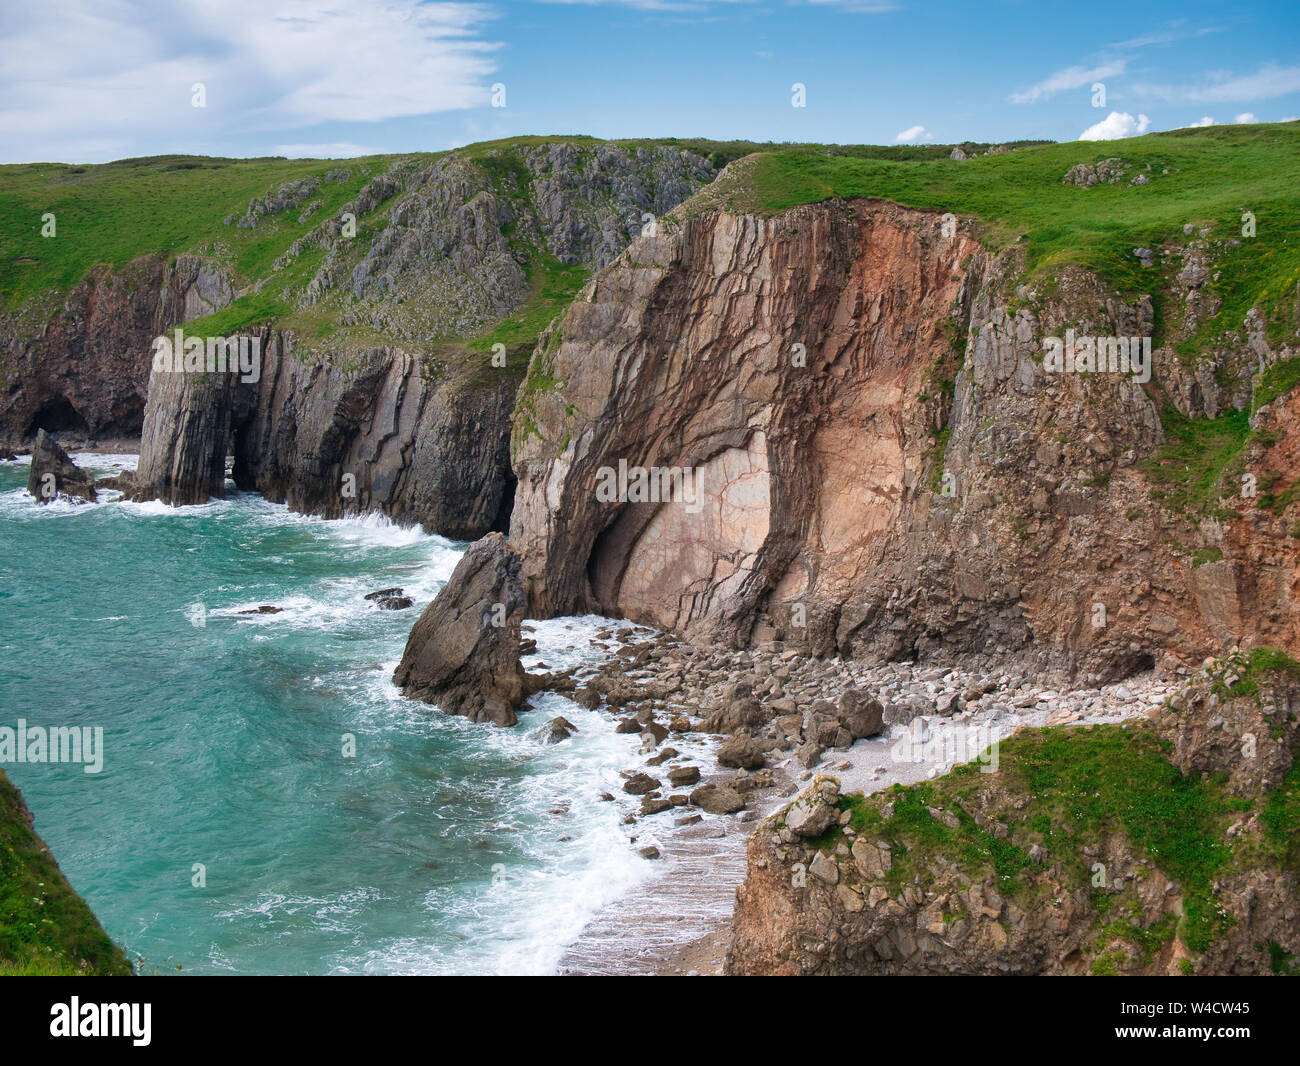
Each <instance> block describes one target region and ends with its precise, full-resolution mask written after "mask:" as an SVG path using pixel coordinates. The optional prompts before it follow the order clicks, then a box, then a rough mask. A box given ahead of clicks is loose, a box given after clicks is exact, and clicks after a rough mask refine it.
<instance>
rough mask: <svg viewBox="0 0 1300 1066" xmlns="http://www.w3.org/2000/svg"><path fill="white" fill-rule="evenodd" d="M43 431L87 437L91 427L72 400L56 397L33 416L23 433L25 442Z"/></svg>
mask: <svg viewBox="0 0 1300 1066" xmlns="http://www.w3.org/2000/svg"><path fill="white" fill-rule="evenodd" d="M41 430H45V432H46V433H50V434H70V435H72V436H77V437H85V436H86V435H87V434H88V433H89V432H90V426H89V425H88V424H87V422H86V420H85V419H84V418H82V417H81V413H80V412H79V411H78V410H77V409H76V408H75V407H74V406H73V405H72V401H71V400H69V399H68V398H67V397H66V396H56V397H54V398H53V399H51V400H48V401H47V402H46V403H44V404H43V405H41V407H40V408H39V409H38V410H37V411H36V413H35V414H34V415H33V416H32V420H31V421H30V422H29V423H28V424H27V428H26V430H24V431H23V440H34V439H35V438H36V435H37V434H38V433H39V432H40V431H41Z"/></svg>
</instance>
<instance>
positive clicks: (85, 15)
mask: <svg viewBox="0 0 1300 1066" xmlns="http://www.w3.org/2000/svg"><path fill="white" fill-rule="evenodd" d="M493 17H494V15H493V13H492V12H491V11H490V10H489V9H488V8H487V7H485V6H482V5H480V4H477V3H464V2H441V3H420V2H419V0H352V2H351V3H349V4H348V5H347V6H346V8H344V9H331V8H323V7H321V6H320V5H319V4H318V3H314V2H311V0H285V2H282V3H276V4H268V3H266V2H265V0H191V2H190V3H188V4H186V5H183V6H182V5H175V4H172V3H167V2H165V0H106V2H105V3H99V4H95V5H93V6H91V5H82V4H79V3H77V2H76V0H47V2H45V3H42V4H33V5H29V6H27V7H26V8H25V9H23V10H21V11H18V12H16V13H13V14H9V13H7V14H6V21H7V23H8V25H7V26H6V33H5V40H4V45H3V47H4V52H5V55H4V62H3V63H0V100H2V101H4V103H3V105H0V144H3V145H4V148H3V149H0V152H3V154H4V155H5V156H6V157H8V158H11V159H34V158H42V157H44V158H58V157H63V158H68V159H75V160H77V161H82V162H89V161H90V159H88V158H87V153H89V152H94V149H91V148H90V147H89V145H90V143H91V142H92V141H94V142H96V143H98V144H99V145H101V146H108V150H109V151H113V150H114V147H115V146H124V147H128V148H129V149H134V147H135V146H137V145H141V144H145V145H150V146H153V145H159V144H167V145H174V146H175V147H174V148H171V149H164V150H186V151H193V150H195V149H196V147H198V146H201V145H203V144H205V143H208V142H209V141H211V140H212V139H214V138H219V137H222V136H228V135H232V134H234V135H238V134H241V133H246V132H248V131H257V130H266V131H272V130H273V131H276V132H281V133H283V132H285V131H288V130H296V129H305V128H308V127H311V126H315V125H319V124H322V123H326V122H376V121H382V120H384V119H390V118H399V117H409V116H415V115H427V114H430V113H433V112H437V111H448V110H455V109H460V108H469V107H473V106H475V105H482V104H486V103H487V101H488V89H487V84H486V83H487V80H488V78H489V76H490V75H491V74H492V73H493V72H494V70H495V63H494V62H493V59H492V53H493V51H494V49H495V48H496V47H497V46H496V45H495V44H493V43H490V42H487V41H484V40H482V39H480V37H481V33H482V31H483V28H484V26H485V25H486V24H487V23H488V22H489V21H490V20H491V19H492V18H493ZM196 82H202V83H203V85H204V87H205V89H206V94H207V106H206V107H204V108H196V107H193V106H191V94H192V89H191V86H192V85H193V84H194V83H196ZM70 146H75V147H70ZM95 154H98V152H95Z"/></svg>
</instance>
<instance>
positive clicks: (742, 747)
mask: <svg viewBox="0 0 1300 1066" xmlns="http://www.w3.org/2000/svg"><path fill="white" fill-rule="evenodd" d="M766 761H767V760H766V758H765V757H764V755H763V748H762V746H761V745H760V744H759V743H758V741H756V740H755V739H754V738H753V737H749V736H745V735H744V734H743V733H741V734H737V735H736V736H733V737H728V738H727V739H726V740H724V741H723V742H722V744H721V746H720V747H719V748H718V762H719V763H720V764H721V765H723V766H731V767H736V768H738V769H741V770H757V769H759V768H760V767H762V766H763V765H764V763H765V762H766Z"/></svg>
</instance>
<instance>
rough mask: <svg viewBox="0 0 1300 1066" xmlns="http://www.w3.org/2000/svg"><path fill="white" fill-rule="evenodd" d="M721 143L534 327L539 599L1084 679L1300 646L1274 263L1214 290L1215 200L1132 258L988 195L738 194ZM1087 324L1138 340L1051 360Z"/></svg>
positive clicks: (763, 635)
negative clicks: (1108, 353)
mask: <svg viewBox="0 0 1300 1066" xmlns="http://www.w3.org/2000/svg"><path fill="white" fill-rule="evenodd" d="M1034 151H1046V150H1034ZM746 162H747V163H748V162H749V161H746ZM953 165H956V164H953ZM963 165H965V164H963ZM1025 166H1028V164H1025ZM736 168H740V169H739V171H738V174H735V175H733V174H732V171H731V170H729V171H728V174H727V175H724V177H723V179H720V181H719V183H718V184H717V185H715V186H714V187H711V188H710V189H708V190H705V191H704V192H703V193H701V194H700V195H699V196H698V197H696V198H695V199H694V200H692V201H690V202H688V203H687V204H686V205H684V206H683V208H681V209H679V210H678V211H675V212H673V213H672V214H671V215H670V216H669V217H668V218H667V219H664V220H661V222H660V224H659V225H658V227H657V229H656V232H654V233H649V234H645V235H643V236H641V237H640V238H638V239H637V240H636V241H635V242H634V243H633V244H632V246H631V247H630V248H629V249H628V251H627V252H626V253H624V255H623V256H622V257H620V258H619V259H618V260H617V261H615V262H614V263H613V264H612V265H611V266H610V267H609V268H607V269H606V270H605V271H604V272H602V273H601V274H600V275H598V276H597V277H596V278H594V279H593V280H592V282H590V283H589V284H588V286H587V287H586V288H585V289H583V291H582V292H581V293H580V294H579V295H578V297H577V298H576V299H575V300H574V302H573V304H572V305H571V306H570V308H569V310H568V311H567V312H566V313H565V315H564V316H563V317H561V318H560V319H559V320H558V321H557V322H556V323H555V324H554V326H553V327H552V329H551V330H550V331H549V333H548V334H547V335H546V336H544V337H543V338H542V339H541V341H539V344H538V347H537V350H536V352H535V353H534V356H533V360H532V364H531V367H530V371H529V376H528V378H527V380H526V381H525V383H524V386H523V388H522V389H521V391H520V395H519V401H518V405H517V409H516V414H515V426H514V435H513V444H512V448H513V457H514V468H515V474H516V476H517V478H518V489H517V498H516V503H515V509H514V514H513V518H512V522H511V539H512V541H513V542H514V543H515V544H516V545H517V547H518V549H519V550H520V551H522V552H523V555H524V575H525V584H526V588H527V591H528V596H529V603H530V610H531V612H533V613H534V614H538V615H548V614H558V613H567V612H572V611H584V610H599V611H603V612H606V613H610V614H615V615H625V616H627V617H630V618H633V619H636V620H639V621H644V622H647V623H651V624H654V625H657V626H662V627H664V628H667V629H671V630H673V631H675V632H678V633H681V634H684V635H687V636H689V637H691V638H692V639H702V640H706V641H707V640H714V641H718V642H721V643H723V644H729V645H732V646H746V645H749V644H751V643H762V642H765V641H770V640H773V639H775V640H779V641H781V642H782V643H783V644H784V646H786V647H788V648H794V649H799V650H802V651H805V652H807V653H811V654H815V655H829V654H839V655H844V656H849V657H858V658H869V659H876V660H888V659H898V658H923V659H927V660H937V661H949V660H952V659H953V658H954V657H956V656H959V655H964V654H968V653H977V654H981V655H984V656H987V657H990V658H992V659H993V660H995V661H1000V662H1007V663H1015V664H1016V665H1017V666H1019V667H1021V668H1027V669H1032V670H1034V671H1035V672H1037V673H1039V674H1042V675H1045V676H1049V677H1050V676H1060V677H1072V678H1078V679H1081V680H1083V681H1085V682H1087V683H1089V684H1095V683H1099V682H1102V681H1106V680H1111V679H1114V678H1116V677H1123V676H1126V675H1127V674H1130V673H1133V672H1135V671H1137V670H1141V669H1145V668H1150V667H1151V666H1153V665H1162V666H1166V667H1167V666H1170V665H1172V664H1175V663H1177V662H1199V661H1200V659H1201V658H1203V657H1204V656H1205V655H1207V654H1212V653H1221V652H1223V651H1225V650H1226V649H1228V648H1230V647H1232V646H1234V645H1236V644H1239V643H1246V644H1249V643H1253V642H1266V643H1270V644H1273V645H1276V646H1279V647H1282V648H1284V649H1287V650H1289V651H1292V652H1296V651H1300V632H1298V631H1297V629H1296V616H1295V612H1294V611H1292V610H1291V609H1290V604H1291V602H1292V598H1293V596H1294V593H1295V588H1296V586H1295V581H1296V578H1295V572H1296V561H1297V544H1296V540H1295V538H1294V537H1293V536H1291V535H1290V533H1291V529H1292V527H1293V524H1294V517H1295V516H1294V514H1292V515H1290V516H1288V513H1287V508H1288V507H1290V506H1291V504H1292V502H1293V498H1294V495H1295V494H1294V492H1293V491H1292V489H1291V485H1292V483H1293V481H1294V480H1295V474H1296V470H1295V466H1294V463H1293V462H1292V460H1293V459H1294V451H1295V448H1296V447H1297V443H1296V442H1297V437H1296V431H1295V428H1294V427H1295V425H1296V420H1295V413H1296V412H1295V404H1296V403H1297V402H1300V401H1298V400H1297V397H1296V394H1295V393H1293V392H1291V391H1290V385H1292V384H1294V382H1295V380H1296V373H1295V371H1296V367H1297V366H1300V360H1297V353H1300V344H1298V343H1297V333H1296V330H1297V324H1296V323H1297V319H1296V311H1297V308H1298V307H1300V302H1298V301H1297V291H1296V289H1295V286H1294V282H1293V280H1292V281H1289V282H1288V281H1285V280H1284V281H1283V284H1285V285H1286V286H1287V288H1286V289H1285V290H1284V295H1283V296H1282V297H1281V298H1280V300H1276V301H1274V302H1272V303H1269V302H1267V301H1265V302H1263V303H1261V305H1260V306H1261V308H1262V309H1263V311H1262V312H1261V311H1256V310H1254V309H1253V307H1252V309H1251V310H1250V311H1249V312H1248V313H1247V314H1246V315H1244V317H1243V318H1241V319H1231V318H1226V316H1224V315H1217V316H1211V315H1209V314H1208V313H1207V312H1209V311H1212V310H1214V309H1215V306H1216V305H1215V303H1214V301H1215V300H1217V301H1218V304H1217V306H1218V307H1222V305H1223V297H1220V296H1213V294H1211V293H1210V292H1209V291H1208V282H1209V279H1210V277H1211V275H1213V277H1214V278H1216V279H1217V278H1219V277H1220V275H1221V274H1223V273H1225V270H1224V267H1225V265H1226V264H1227V263H1228V262H1231V261H1232V256H1233V255H1236V254H1237V249H1238V248H1239V246H1240V245H1241V244H1242V242H1241V241H1240V240H1230V239H1228V238H1227V237H1226V236H1224V235H1223V231H1222V228H1220V229H1219V230H1217V231H1215V230H1214V229H1213V227H1211V226H1208V225H1207V226H1203V227H1202V228H1201V230H1200V231H1199V232H1198V233H1195V234H1193V233H1189V232H1186V231H1183V230H1176V231H1174V233H1173V234H1171V235H1170V237H1169V238H1168V240H1167V241H1166V242H1165V244H1164V245H1162V247H1161V253H1160V254H1161V257H1162V261H1163V264H1164V265H1163V267H1162V269H1161V270H1159V271H1153V272H1152V273H1150V274H1147V275H1145V276H1144V275H1142V274H1138V275H1137V276H1136V281H1137V282H1138V283H1140V284H1145V285H1146V287H1147V291H1142V290H1141V289H1138V290H1137V291H1133V290H1132V289H1130V288H1129V287H1127V286H1125V285H1120V284H1118V283H1117V282H1116V280H1115V278H1116V277H1119V278H1125V279H1131V278H1133V272H1132V269H1131V268H1130V267H1129V265H1128V263H1127V262H1121V263H1120V265H1119V267H1118V268H1117V269H1116V270H1113V271H1109V272H1107V271H1106V270H1104V269H1101V268H1099V269H1096V270H1093V269H1086V268H1085V267H1083V266H1081V265H1079V264H1076V263H1069V262H1065V263H1062V262H1060V260H1059V257H1055V256H1053V257H1050V258H1046V259H1039V260H1038V261H1034V260H1033V258H1032V255H1031V253H1030V252H1029V251H1028V250H1027V249H1026V247H1025V245H1026V244H1027V243H1028V242H1023V241H1022V240H1020V239H1018V240H1015V241H1008V240H1006V239H1005V237H1003V238H1001V239H1000V240H995V234H994V232H993V231H991V230H990V228H989V227H988V226H987V225H985V224H983V223H982V222H980V220H979V219H977V218H971V219H963V220H958V219H957V218H956V217H955V216H954V215H952V214H950V213H948V214H942V215H941V214H939V213H937V212H931V211H922V210H917V209H911V208H905V207H901V206H898V205H896V204H890V203H885V202H880V201H875V200H864V199H853V200H836V199H830V200H826V201H824V202H821V203H817V204H808V205H800V206H796V207H792V208H789V209H787V210H782V211H778V212H774V213H767V212H764V211H755V210H750V211H746V212H738V211H736V210H735V205H736V203H737V201H740V202H742V203H743V202H744V201H745V200H746V199H748V200H749V201H753V200H755V199H756V198H757V194H756V193H755V186H757V188H758V189H759V191H761V188H762V186H761V180H760V178H761V175H760V176H759V177H755V175H754V174H753V173H751V172H750V171H746V170H744V169H743V167H742V165H741V164H733V169H736ZM751 169H752V168H751ZM1060 173H1063V172H1058V173H1057V174H1056V176H1055V178H1054V179H1053V180H1054V181H1055V184H1056V186H1058V187H1059V186H1061V185H1062V184H1063V183H1062V180H1061V177H1060ZM1091 191H1092V190H1082V189H1078V188H1073V190H1072V192H1071V191H1069V187H1068V186H1067V191H1066V192H1064V193H1061V194H1059V195H1066V196H1068V195H1073V194H1076V193H1077V194H1078V195H1081V196H1086V195H1089V193H1090V192H1091ZM1135 192H1136V190H1135ZM1068 202H1069V201H1067V203H1068ZM1066 217H1068V216H1066ZM1087 221H1088V220H1087V219H1080V220H1079V224H1080V226H1081V227H1082V226H1083V224H1084V223H1085V222H1087ZM1187 229H1188V230H1191V227H1187ZM1210 233H1217V234H1218V238H1217V239H1216V238H1215V237H1213V236H1211V237H1209V238H1207V237H1206V234H1210ZM1189 237H1190V239H1189ZM1140 250H1141V251H1144V252H1150V251H1151V250H1150V249H1140ZM1152 254H1154V253H1152ZM1288 254H1289V253H1288ZM1134 262H1135V263H1136V262H1137V260H1134ZM1140 269H1141V268H1139V270H1140ZM1266 293H1267V290H1265V293H1259V292H1252V293H1250V294H1248V295H1249V296H1250V297H1252V298H1253V299H1255V300H1259V299H1260V297H1261V296H1262V295H1265V294H1266ZM1228 295H1229V296H1231V297H1232V298H1234V299H1237V300H1242V299H1243V298H1244V297H1243V294H1241V293H1237V292H1229V293H1228ZM1247 306H1248V307H1251V306H1252V305H1250V304H1248V305H1247ZM1157 308H1159V309H1160V319H1161V321H1160V323H1159V324H1157V322H1156V318H1157V314H1156V309H1157ZM1211 318H1213V321H1211ZM1266 319H1267V322H1266ZM1075 336H1078V337H1087V338H1109V337H1119V338H1137V339H1138V340H1142V341H1145V343H1146V344H1147V345H1149V346H1150V347H1149V348H1148V351H1149V352H1150V356H1149V359H1146V361H1145V365H1144V367H1143V369H1142V372H1138V370H1136V369H1134V370H1132V371H1131V372H1127V373H1126V372H1107V373H1096V372H1080V373H1071V372H1060V371H1058V370H1057V369H1056V368H1055V367H1054V366H1052V365H1051V364H1050V363H1049V362H1048V361H1046V360H1045V353H1046V352H1047V351H1048V350H1049V349H1048V347H1047V343H1046V342H1047V339H1048V338H1052V337H1055V338H1073V337H1075ZM1153 340H1154V343H1152V342H1153ZM1090 343H1091V342H1090ZM1134 343H1135V344H1136V343H1137V341H1135V342H1134ZM1139 350H1140V348H1139ZM638 470H644V471H646V472H647V475H648V476H649V477H650V478H652V479H653V481H654V485H653V487H652V488H649V489H647V491H646V495H645V497H644V498H638V497H637V494H636V491H637V490H635V489H633V490H631V491H628V485H629V484H630V481H629V479H633V480H634V479H635V476H636V471H638ZM1266 471H1271V473H1269V474H1268V475H1267V477H1266V479H1265V483H1266V485H1267V490H1268V491H1267V494H1265V492H1264V490H1260V492H1259V493H1258V494H1255V493H1251V494H1247V493H1245V492H1243V491H1241V490H1242V486H1243V485H1244V484H1246V480H1249V481H1250V483H1251V484H1253V483H1254V481H1255V480H1257V479H1258V477H1259V476H1262V475H1264V472H1266ZM1246 473H1249V474H1250V475H1251V477H1250V479H1246V480H1243V477H1242V475H1243V474H1246ZM660 481H662V482H663V487H662V492H659V488H660V485H659V482H660ZM647 484H649V481H648V482H647ZM620 486H621V489H622V491H623V495H622V496H619V497H618V498H613V497H612V496H611V493H610V492H607V491H604V489H603V487H608V488H611V489H612V490H614V491H615V494H616V493H617V490H618V489H619V488H620ZM697 490H698V493H697ZM651 492H656V493H658V495H655V496H654V498H650V493H651Z"/></svg>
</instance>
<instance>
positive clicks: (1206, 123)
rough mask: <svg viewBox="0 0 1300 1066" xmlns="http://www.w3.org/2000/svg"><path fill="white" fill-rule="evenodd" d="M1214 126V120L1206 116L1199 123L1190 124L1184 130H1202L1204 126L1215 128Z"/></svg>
mask: <svg viewBox="0 0 1300 1066" xmlns="http://www.w3.org/2000/svg"><path fill="white" fill-rule="evenodd" d="M1214 124H1215V123H1214V119H1212V118H1210V116H1209V115H1206V116H1205V117H1204V118H1202V119H1201V120H1200V121H1199V122H1189V123H1188V124H1187V125H1186V126H1184V127H1183V128H1184V129H1189V130H1198V129H1200V128H1201V127H1202V126H1213V125H1214Z"/></svg>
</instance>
